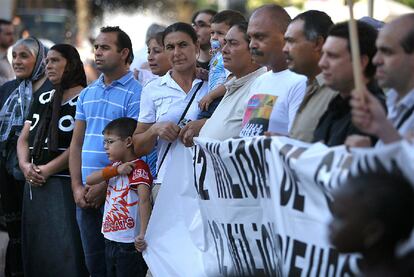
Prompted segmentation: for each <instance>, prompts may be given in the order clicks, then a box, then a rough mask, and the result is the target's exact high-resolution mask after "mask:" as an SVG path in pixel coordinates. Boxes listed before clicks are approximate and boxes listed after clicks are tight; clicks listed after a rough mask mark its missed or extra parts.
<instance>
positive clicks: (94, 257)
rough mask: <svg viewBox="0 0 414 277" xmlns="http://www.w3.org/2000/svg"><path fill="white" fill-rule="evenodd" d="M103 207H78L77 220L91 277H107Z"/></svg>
mask: <svg viewBox="0 0 414 277" xmlns="http://www.w3.org/2000/svg"><path fill="white" fill-rule="evenodd" d="M102 218H103V206H102V207H101V208H100V209H82V208H79V207H76V220H77V221H78V225H79V231H80V235H81V240H82V246H83V251H84V253H85V263H86V267H87V268H88V271H89V274H90V275H91V277H105V276H106V265H105V240H104V237H103V235H102V233H101V228H102Z"/></svg>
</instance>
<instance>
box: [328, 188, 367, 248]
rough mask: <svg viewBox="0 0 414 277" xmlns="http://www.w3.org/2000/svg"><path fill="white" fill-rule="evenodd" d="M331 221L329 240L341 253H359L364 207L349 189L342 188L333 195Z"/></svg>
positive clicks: (362, 236)
mask: <svg viewBox="0 0 414 277" xmlns="http://www.w3.org/2000/svg"><path fill="white" fill-rule="evenodd" d="M332 216H333V219H332V221H331V222H330V224H329V239H330V241H331V243H332V245H333V246H335V247H336V249H337V250H338V251H339V252H341V253H352V252H361V251H362V250H363V249H364V235H365V234H364V226H365V224H364V223H366V221H367V220H366V219H367V216H366V213H365V212H364V205H362V203H361V201H360V200H359V199H358V197H357V196H356V195H355V194H353V193H352V192H351V189H349V188H346V187H342V188H341V189H340V190H338V191H337V192H336V193H335V194H334V202H333V204H332Z"/></svg>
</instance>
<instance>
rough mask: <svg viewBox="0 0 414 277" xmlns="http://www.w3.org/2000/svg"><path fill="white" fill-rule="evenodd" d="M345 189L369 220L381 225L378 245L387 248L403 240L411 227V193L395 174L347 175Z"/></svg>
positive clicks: (413, 197) (413, 209) (413, 198)
mask: <svg viewBox="0 0 414 277" xmlns="http://www.w3.org/2000/svg"><path fill="white" fill-rule="evenodd" d="M346 185H347V186H350V189H352V191H353V195H355V196H356V197H357V198H358V199H359V201H361V203H362V205H363V207H364V208H365V209H364V211H363V212H364V213H366V215H367V216H368V217H369V218H373V219H377V220H379V221H381V222H382V223H383V224H384V228H385V232H384V237H383V238H382V242H384V243H387V244H388V245H390V246H396V244H397V243H398V242H400V241H402V240H404V239H407V238H408V237H409V236H410V234H411V231H412V230H413V227H414V190H413V186H412V185H411V184H410V183H409V182H408V180H407V179H406V178H405V177H404V176H403V175H402V174H401V172H399V173H388V172H370V173H363V174H361V175H358V176H351V177H350V178H349V179H348V181H347V184H346Z"/></svg>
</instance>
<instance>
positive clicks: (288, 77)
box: [240, 4, 306, 136]
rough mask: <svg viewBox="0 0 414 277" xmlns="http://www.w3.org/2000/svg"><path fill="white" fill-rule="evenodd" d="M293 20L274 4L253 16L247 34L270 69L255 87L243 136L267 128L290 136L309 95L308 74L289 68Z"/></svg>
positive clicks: (254, 51)
mask: <svg viewBox="0 0 414 277" xmlns="http://www.w3.org/2000/svg"><path fill="white" fill-rule="evenodd" d="M290 21H291V19H290V16H289V15H288V14H287V12H286V11H285V10H284V9H283V8H282V7H280V6H278V5H273V4H271V5H264V6H262V7H260V8H258V9H256V10H255V11H254V12H253V14H252V16H251V17H250V20H249V27H248V30H247V34H248V36H249V37H250V40H251V41H250V45H249V46H250V51H251V53H252V58H253V60H254V61H255V62H256V63H257V64H259V65H262V66H266V67H267V68H268V69H270V71H268V72H267V73H265V74H263V75H262V76H260V77H259V78H257V79H256V81H255V82H254V83H253V85H252V86H251V90H250V96H251V98H250V101H249V103H248V106H247V109H246V111H245V116H244V119H243V129H242V131H241V132H240V135H241V136H256V135H262V134H263V133H264V132H265V131H270V132H273V133H278V134H282V135H287V134H288V133H289V129H290V127H291V126H292V123H293V120H294V119H295V115H296V111H297V110H298V108H299V105H300V104H301V102H302V99H303V96H304V94H305V89H306V77H305V76H302V75H298V74H296V73H293V72H292V71H290V70H289V69H287V65H286V58H285V56H284V54H283V51H282V49H283V46H284V33H285V31H286V29H287V26H288V25H289V23H290Z"/></svg>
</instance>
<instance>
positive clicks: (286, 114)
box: [0, 4, 414, 276]
mask: <svg viewBox="0 0 414 277" xmlns="http://www.w3.org/2000/svg"><path fill="white" fill-rule="evenodd" d="M356 29H357V31H358V43H359V48H360V63H361V67H362V72H361V74H362V76H361V77H362V80H363V83H364V85H365V86H363V89H359V90H356V89H355V85H354V78H355V77H354V72H353V67H352V63H353V62H355V61H353V60H352V56H351V46H350V45H351V42H350V31H349V25H348V22H342V23H337V24H334V23H333V22H332V20H331V18H330V17H329V15H327V14H326V13H324V12H321V11H316V10H309V11H305V12H303V13H301V14H299V15H297V16H296V17H295V18H293V19H292V18H291V17H290V16H289V14H288V13H287V12H286V10H285V9H284V8H283V7H281V6H278V5H274V4H270V5H264V6H262V7H259V8H257V9H256V10H255V11H253V13H252V14H251V16H250V18H249V19H247V18H246V17H245V16H244V15H242V14H241V13H239V12H237V11H233V10H224V11H220V12H216V11H214V10H209V9H207V10H200V11H197V12H196V13H195V14H194V16H193V17H192V22H191V24H188V23H184V22H176V23H173V24H171V25H169V26H167V27H161V28H157V30H156V31H155V32H153V33H151V34H149V35H148V36H147V39H146V43H147V47H148V57H147V68H148V69H149V70H150V71H151V74H147V75H146V77H145V78H143V77H142V76H143V74H140V72H139V71H140V70H142V69H141V68H138V69H137V68H131V67H130V65H131V63H132V62H133V60H134V54H133V50H132V43H131V40H130V38H129V36H128V34H126V33H125V32H124V31H122V30H121V29H120V28H119V27H112V26H108V27H103V28H101V29H100V33H99V35H98V36H97V38H96V40H95V41H94V55H95V66H96V68H97V70H99V72H100V73H101V75H100V76H99V78H98V79H97V80H95V81H93V82H92V83H90V84H89V85H88V84H87V79H86V75H85V71H84V67H83V64H82V61H81V59H80V56H79V53H78V51H77V50H76V48H75V47H73V46H71V45H68V44H56V45H54V46H53V47H51V48H50V49H46V48H45V47H44V46H43V44H42V43H41V42H40V41H39V40H38V39H37V38H35V37H29V38H25V39H20V40H18V41H17V42H15V43H14V41H13V30H12V25H11V22H9V21H6V20H0V84H1V87H0V153H1V155H0V179H1V185H0V193H1V205H2V208H3V211H4V215H5V218H6V229H7V232H8V235H9V238H10V241H9V245H8V249H7V258H6V272H5V273H6V276H23V275H25V276H147V274H150V270H147V269H148V267H147V265H146V263H145V261H144V259H143V256H142V251H144V250H145V248H146V241H145V233H146V228H147V225H148V222H149V219H150V215H151V209H152V204H153V203H154V202H155V201H156V199H157V193H158V190H159V189H160V188H161V187H162V184H163V182H164V181H165V176H166V173H167V172H168V170H169V165H170V164H171V163H172V162H173V157H172V151H171V149H172V147H174V146H175V145H176V144H183V145H185V146H186V147H192V146H193V145H194V138H195V137H205V138H210V139H215V140H219V141H224V140H226V139H229V138H233V137H252V136H261V135H267V136H287V137H291V138H293V139H297V140H300V141H303V142H307V143H315V142H322V143H324V144H326V145H327V146H329V147H331V146H337V145H343V144H345V145H347V146H349V147H381V146H383V145H385V144H389V143H393V142H397V141H400V140H409V141H410V140H411V139H412V135H413V131H414V114H413V111H414V32H413V30H414V14H406V15H403V16H400V17H398V18H396V19H394V20H393V21H391V22H389V23H386V24H384V23H382V22H379V21H376V20H374V19H372V18H363V19H361V20H358V21H357V22H356ZM396 30H398V31H396ZM9 47H12V62H11V65H10V63H9V62H8V60H7V55H6V54H5V53H7V49H8V48H9ZM140 76H141V77H140ZM144 79H145V80H144ZM373 180H377V181H376V183H375V186H374V185H372V183H373ZM396 183H398V185H396ZM413 196H414V193H413V186H412V184H410V183H409V182H408V181H407V180H406V179H405V178H404V177H403V176H401V175H398V176H397V177H396V176H393V175H392V174H389V175H386V176H379V175H375V173H370V174H367V175H366V176H354V177H352V178H350V179H349V180H348V182H347V184H346V185H344V186H343V187H342V189H340V190H339V191H337V192H336V193H335V194H334V198H335V199H336V201H334V207H333V217H334V220H333V222H332V224H331V228H330V229H331V241H332V244H333V245H334V246H335V247H336V248H337V249H338V251H340V252H345V253H346V252H359V253H362V255H363V257H364V258H365V261H366V263H365V264H363V265H361V270H362V273H365V274H366V275H367V276H379V275H378V274H379V273H384V272H386V274H385V275H384V274H382V275H383V276H412V274H414V270H413V268H412V267H410V266H408V265H410V264H411V265H412V264H414V262H413V256H414V255H412V254H408V255H406V256H404V257H399V256H398V255H395V249H396V245H397V244H398V243H400V242H401V241H402V240H403V239H406V238H407V237H408V236H409V234H410V232H411V231H412V229H413V225H414V222H413V218H414V216H413V213H414V207H413V205H414V204H413V202H414V197H413ZM355 199H357V200H358V201H354V200H355ZM397 202H398V203H397ZM397 204H398V205H400V206H398V205H397ZM394 205H395V206H396V207H395V209H388V207H390V206H394ZM360 211H363V213H360ZM384 211H387V213H386V214H384ZM398 211H404V214H405V215H406V216H404V220H402V221H395V220H393V218H394V217H398V216H397V215H398V213H397V212H398ZM392 212H394V213H392ZM401 222H402V223H401ZM351 235H352V236H351ZM402 268H404V270H402Z"/></svg>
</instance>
